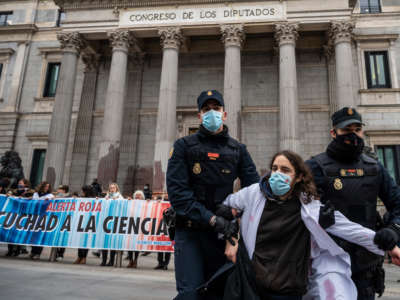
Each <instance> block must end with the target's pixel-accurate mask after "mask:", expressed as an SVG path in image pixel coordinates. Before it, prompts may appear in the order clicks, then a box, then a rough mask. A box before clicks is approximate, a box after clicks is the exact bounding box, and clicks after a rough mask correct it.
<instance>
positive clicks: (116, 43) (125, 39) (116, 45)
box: [107, 30, 136, 52]
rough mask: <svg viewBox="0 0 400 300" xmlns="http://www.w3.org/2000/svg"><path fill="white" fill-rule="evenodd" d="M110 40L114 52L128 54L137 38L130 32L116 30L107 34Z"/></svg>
mask: <svg viewBox="0 0 400 300" xmlns="http://www.w3.org/2000/svg"><path fill="white" fill-rule="evenodd" d="M107 36H108V38H109V40H110V44H111V47H112V50H113V51H116V50H119V51H125V52H128V49H129V47H131V46H132V45H133V44H134V43H135V42H136V39H135V37H134V36H133V35H132V34H131V32H129V31H128V30H116V31H111V32H109V33H107Z"/></svg>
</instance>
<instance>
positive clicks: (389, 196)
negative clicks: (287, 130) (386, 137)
mask: <svg viewBox="0 0 400 300" xmlns="http://www.w3.org/2000/svg"><path fill="white" fill-rule="evenodd" d="M319 158H323V161H324V162H326V164H325V166H326V168H324V169H325V170H323V167H322V166H321V164H320V163H319V161H318V160H319ZM306 164H307V165H308V166H309V167H310V169H311V172H312V173H313V175H314V181H315V184H316V186H317V188H318V191H319V193H320V194H321V201H322V202H324V201H326V200H328V199H329V198H330V197H335V195H338V197H339V198H341V199H342V201H341V202H343V204H344V205H346V202H347V205H353V204H354V207H357V205H358V206H359V207H360V209H361V206H362V204H364V207H365V209H368V207H367V206H372V207H370V209H368V210H369V211H374V212H375V211H376V201H377V197H379V199H381V200H382V202H383V203H384V205H385V207H386V209H387V210H388V211H389V213H390V216H391V220H390V223H396V224H400V187H399V186H398V185H397V184H396V183H395V182H394V180H393V178H392V177H391V176H390V174H389V172H388V171H387V170H386V169H385V167H384V166H383V165H382V164H381V163H380V162H378V161H376V160H374V159H372V158H371V157H369V156H367V155H365V154H362V155H361V156H360V158H359V160H358V161H354V162H350V163H342V162H338V161H335V160H333V159H332V158H329V156H328V155H327V153H326V152H323V153H321V154H319V155H317V156H315V157H313V158H311V159H310V160H308V161H306ZM347 198H348V199H347ZM339 200H340V199H339ZM349 202H355V203H352V204H350V203H349ZM357 202H358V203H357ZM367 202H368V203H367ZM336 208H337V209H339V210H341V209H340V208H339V207H336ZM362 210H363V209H361V210H358V211H357V209H353V210H349V211H348V212H345V211H342V213H344V215H346V217H348V218H349V219H350V220H352V221H354V222H357V223H360V224H362V225H364V226H367V227H370V228H371V229H375V222H372V223H371V221H369V220H368V216H367V219H366V220H362V219H363V216H362V215H360V216H358V214H359V213H360V212H361V211H362ZM365 214H367V215H371V214H372V212H370V213H364V215H365ZM370 217H371V216H370ZM374 217H375V216H374ZM374 217H372V220H373V221H374V220H375V218H374ZM370 219H371V218H370Z"/></svg>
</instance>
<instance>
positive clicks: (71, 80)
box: [44, 32, 85, 186]
mask: <svg viewBox="0 0 400 300" xmlns="http://www.w3.org/2000/svg"><path fill="white" fill-rule="evenodd" d="M57 38H58V40H59V41H60V44H61V48H62V49H63V51H64V54H63V57H62V59H61V70H60V77H59V80H58V86H57V93H56V98H55V102H54V108H53V114H52V117H51V123H50V132H49V143H48V148H47V154H46V161H45V169H44V170H45V178H46V180H47V181H48V182H50V183H51V184H52V185H53V186H57V185H59V184H61V183H63V175H64V166H65V157H66V154H67V148H68V137H69V129H70V125H71V114H72V103H73V98H74V91H75V80H76V69H77V62H78V57H79V54H80V51H81V50H82V49H83V48H84V47H85V42H84V40H83V39H82V37H81V35H80V34H79V33H78V32H71V33H59V34H57Z"/></svg>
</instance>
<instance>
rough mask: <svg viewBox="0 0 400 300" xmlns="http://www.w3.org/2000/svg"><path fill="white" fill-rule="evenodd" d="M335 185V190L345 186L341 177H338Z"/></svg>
mask: <svg viewBox="0 0 400 300" xmlns="http://www.w3.org/2000/svg"><path fill="white" fill-rule="evenodd" d="M333 187H334V188H335V190H337V191H340V190H341V189H342V188H343V183H342V181H341V180H340V178H336V179H335V181H334V183H333Z"/></svg>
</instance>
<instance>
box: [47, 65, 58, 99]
mask: <svg viewBox="0 0 400 300" xmlns="http://www.w3.org/2000/svg"><path fill="white" fill-rule="evenodd" d="M60 65H61V64H60V63H59V62H57V63H48V65H47V72H46V82H45V86H44V91H43V97H55V96H56V90H57V82H58V76H59V73H60Z"/></svg>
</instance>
